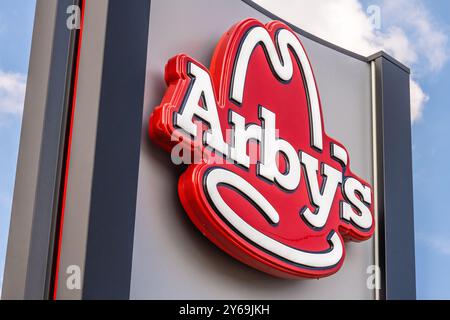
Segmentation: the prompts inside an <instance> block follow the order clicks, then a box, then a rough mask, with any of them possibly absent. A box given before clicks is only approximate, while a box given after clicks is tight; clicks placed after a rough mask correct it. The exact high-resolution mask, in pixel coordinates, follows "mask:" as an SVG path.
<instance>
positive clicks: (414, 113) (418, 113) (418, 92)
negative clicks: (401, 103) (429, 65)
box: [410, 80, 430, 122]
mask: <svg viewBox="0 0 450 320" xmlns="http://www.w3.org/2000/svg"><path fill="white" fill-rule="evenodd" d="M410 88H411V90H410V91H411V120H412V121H413V122H415V121H418V120H420V119H422V113H423V108H424V106H425V104H426V103H427V101H428V100H429V99H430V97H429V96H428V95H427V94H426V93H425V92H423V90H422V88H421V87H420V86H419V84H418V83H417V82H416V81H414V80H411V81H410Z"/></svg>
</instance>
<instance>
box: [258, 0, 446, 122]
mask: <svg viewBox="0 0 450 320" xmlns="http://www.w3.org/2000/svg"><path fill="white" fill-rule="evenodd" d="M422 1H423V0H396V1H387V0H378V1H377V0H374V2H375V3H379V4H380V8H381V11H380V13H381V23H382V26H383V29H377V28H375V25H374V24H373V20H371V19H370V17H369V16H368V15H367V14H366V8H363V6H362V5H361V3H360V2H359V1H358V0H321V1H310V0H277V1H274V0H255V2H256V3H258V4H260V5H261V6H263V7H266V8H267V9H269V10H270V11H272V12H274V13H275V14H277V15H278V16H280V17H283V18H284V19H285V20H287V21H289V22H291V23H293V24H295V25H297V26H299V27H301V28H302V29H304V30H306V31H308V32H310V33H312V34H314V35H316V36H318V37H320V38H323V39H325V40H327V41H329V42H332V43H335V44H337V45H339V46H341V47H343V48H346V49H348V50H351V51H354V52H357V53H359V54H361V55H365V56H368V55H371V54H373V53H375V52H377V51H379V50H384V51H386V52H388V53H389V54H391V55H392V56H394V57H395V58H396V59H398V60H400V61H401V62H403V63H405V64H406V65H409V66H411V67H412V70H413V71H414V72H413V73H412V78H413V80H412V81H411V83H410V85H411V86H410V87H411V120H412V121H413V122H414V121H417V120H418V119H420V118H421V116H422V113H423V108H424V106H425V104H426V102H427V101H428V100H429V97H428V96H427V94H426V93H425V92H424V91H423V90H422V88H421V87H420V85H419V83H418V82H417V78H418V77H419V75H417V74H416V72H415V70H420V71H421V73H423V72H436V71H439V70H441V68H442V67H443V66H444V65H445V63H446V62H447V61H448V59H449V56H450V54H449V50H448V38H447V36H446V35H445V34H444V33H443V32H442V31H441V30H439V27H438V26H436V24H435V23H434V21H433V17H431V15H430V13H429V12H428V11H427V9H426V7H425V6H424V5H423V3H422ZM399 12H400V13H401V14H399ZM383 24H384V25H383Z"/></svg>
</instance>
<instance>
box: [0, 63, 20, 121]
mask: <svg viewBox="0 0 450 320" xmlns="http://www.w3.org/2000/svg"><path fill="white" fill-rule="evenodd" d="M25 88H26V76H25V75H24V74H21V73H12V72H4V71H1V70H0V120H2V118H4V117H6V116H21V115H22V111H23V104H24V98H25Z"/></svg>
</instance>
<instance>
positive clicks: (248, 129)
mask: <svg viewBox="0 0 450 320" xmlns="http://www.w3.org/2000/svg"><path fill="white" fill-rule="evenodd" d="M330 72H333V71H332V70H330ZM165 81H166V84H167V90H166V93H165V95H164V97H163V99H162V101H161V103H160V105H159V106H157V107H156V108H155V110H154V111H153V113H152V115H151V117H150V121H149V134H150V138H151V140H152V141H153V142H154V143H156V144H157V145H159V146H161V147H162V148H163V149H165V150H166V151H168V152H170V153H171V154H172V155H173V154H174V153H177V154H178V155H179V157H180V158H183V159H185V158H189V159H191V160H192V159H194V161H184V162H185V163H187V168H186V170H185V171H184V172H183V174H182V175H181V176H180V178H179V182H178V193H179V198H180V200H181V203H182V205H183V207H184V209H185V211H186V213H187V214H188V216H189V217H190V219H191V220H192V222H193V223H194V224H195V225H196V227H197V228H198V229H199V230H200V231H201V232H202V233H203V234H204V235H205V236H206V237H207V238H208V239H209V240H211V241H212V242H214V243H215V244H216V245H217V246H218V247H219V248H221V249H222V250H224V251H225V252H227V253H228V254H230V255H231V256H233V257H234V258H236V259H238V260H240V261H242V262H243V263H246V264H248V265H250V266H252V267H254V268H257V269H259V270H261V271H264V272H267V273H270V274H272V275H275V276H280V277H284V278H320V277H325V276H328V275H331V274H333V273H335V272H337V271H338V270H339V268H340V267H341V266H342V264H343V262H344V258H345V242H346V241H363V240H367V239H369V238H370V237H371V236H372V234H373V231H374V218H373V205H374V200H373V193H372V187H371V186H370V185H369V184H368V183H367V182H365V181H364V180H362V179H361V178H359V177H358V176H357V175H355V174H354V173H353V172H352V171H351V170H350V155H349V154H348V152H347V150H346V149H345V147H344V146H343V145H342V144H341V143H339V142H338V141H336V140H334V139H332V138H331V137H329V136H328V135H327V134H326V131H325V125H326V124H324V121H323V117H322V110H321V102H320V97H319V89H320V88H318V87H317V83H316V81H315V78H314V74H313V69H312V66H311V64H310V61H309V59H308V56H307V54H306V52H305V49H304V47H303V46H302V44H301V42H300V40H299V39H298V37H297V35H296V34H295V33H294V32H293V31H292V30H291V29H290V28H289V27H288V26H286V25H285V24H283V23H281V22H279V21H272V22H270V23H268V24H266V25H264V24H262V23H261V22H259V21H257V20H255V19H247V20H244V21H241V22H239V23H237V24H236V25H234V26H233V27H232V28H231V29H230V30H229V31H227V32H226V33H225V34H224V35H223V37H222V38H221V39H220V41H219V43H218V44H217V46H216V49H215V51H214V54H213V56H212V60H211V64H210V67H209V69H208V68H206V67H205V66H203V65H202V64H201V63H199V62H197V61H196V60H194V59H193V58H191V57H189V56H187V55H184V54H179V55H177V56H175V57H173V58H172V59H170V60H169V61H168V63H167V65H166V69H165ZM336 85H338V84H336ZM195 160H198V161H195ZM168 165H169V164H168Z"/></svg>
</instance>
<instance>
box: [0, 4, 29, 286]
mask: <svg viewBox="0 0 450 320" xmlns="http://www.w3.org/2000/svg"><path fill="white" fill-rule="evenodd" d="M34 8H35V1H34V0H2V1H0V280H3V268H4V257H5V252H6V244H7V239H8V229H9V220H10V213H11V202H12V193H13V188H14V178H15V171H16V162H17V153H18V146H19V136H20V123H21V109H22V104H23V93H24V89H25V79H26V74H27V71H28V59H29V54H30V46H31V36H32V29H33V20H34ZM1 282H3V281H1ZM0 285H1V284H0Z"/></svg>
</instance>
